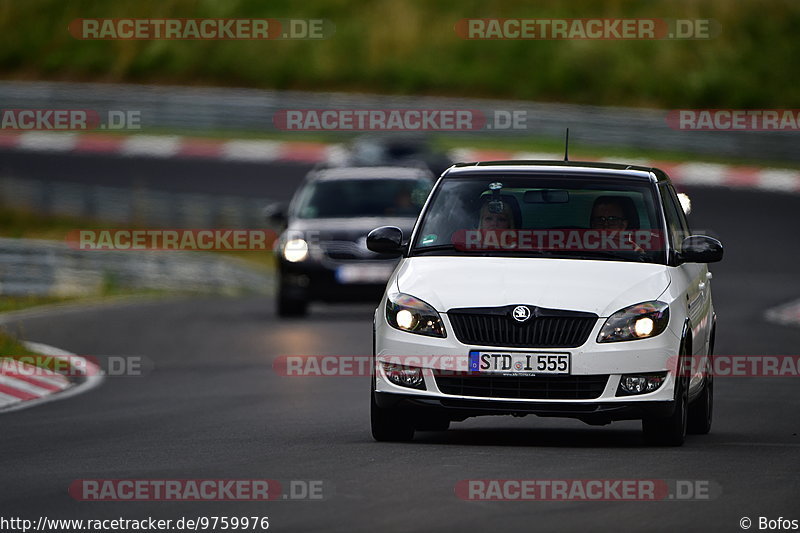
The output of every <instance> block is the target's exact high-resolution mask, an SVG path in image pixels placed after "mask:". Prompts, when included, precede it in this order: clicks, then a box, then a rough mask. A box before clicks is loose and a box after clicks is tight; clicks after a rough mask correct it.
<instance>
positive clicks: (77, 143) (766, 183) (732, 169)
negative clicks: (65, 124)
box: [0, 131, 800, 193]
mask: <svg viewBox="0 0 800 533" xmlns="http://www.w3.org/2000/svg"><path fill="white" fill-rule="evenodd" d="M0 148H5V149H13V150H21V151H33V152H62V153H68V152H70V153H84V154H93V153H94V154H113V155H119V156H122V157H153V158H200V159H217V160H223V161H239V162H253V163H263V162H300V163H322V162H336V161H340V160H341V158H342V156H343V154H344V150H345V149H344V147H343V146H342V145H341V144H326V143H319V142H294V141H291V142H285V141H264V140H247V139H232V140H220V139H206V138H199V137H182V136H170V135H128V136H125V135H109V134H99V133H66V132H39V131H36V132H23V133H19V132H0ZM450 154H451V156H452V157H453V159H454V160H456V161H499V160H518V159H539V160H560V159H561V158H562V154H556V153H538V152H512V151H503V150H475V149H469V148H460V149H455V150H451V152H450ZM601 161H605V162H616V163H628V164H637V165H642V166H652V167H657V168H660V169H662V170H664V171H665V172H667V174H669V176H670V178H672V180H673V182H675V183H677V184H681V185H693V186H707V187H730V188H737V189H755V190H762V191H771V192H783V193H800V170H795V169H783V168H762V167H750V166H732V165H721V164H716V163H697V162H695V163H676V162H668V161H651V160H622V159H615V158H605V159H601Z"/></svg>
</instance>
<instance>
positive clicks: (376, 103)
mask: <svg viewBox="0 0 800 533" xmlns="http://www.w3.org/2000/svg"><path fill="white" fill-rule="evenodd" d="M0 102H2V103H3V107H6V108H42V109H93V110H97V111H98V112H103V111H105V110H135V111H139V112H140V113H141V123H142V128H143V131H142V132H143V133H145V132H146V131H147V129H153V128H154V129H158V128H166V129H175V128H177V129H182V130H199V131H211V130H231V131H236V132H242V131H260V132H264V131H271V130H274V129H275V126H274V124H273V120H272V119H273V116H274V114H275V113H276V112H278V111H280V110H286V109H322V108H337V109H385V108H407V109H408V108H413V109H425V108H430V109H477V110H481V111H483V112H484V113H487V114H489V115H491V114H492V113H493V112H494V111H495V110H507V111H511V110H518V111H525V112H526V116H527V121H526V125H527V129H526V130H511V129H509V130H498V129H495V130H492V132H491V133H492V134H493V135H500V136H510V135H514V136H520V135H531V136H536V137H541V138H552V139H558V140H561V139H562V138H563V136H564V128H566V127H569V128H570V136H571V138H572V140H574V141H577V142H581V143H586V144H591V145H597V146H617V147H633V148H641V149H659V150H679V151H685V152H690V153H697V154H710V155H719V156H734V155H735V156H739V157H742V156H745V157H748V158H751V159H765V160H766V159H776V160H787V161H789V160H791V161H800V151H798V150H797V133H792V132H786V133H782V132H747V131H742V132H710V131H680V130H673V129H671V128H669V127H668V125H667V122H666V112H665V111H660V110H654V109H636V108H623V107H613V108H612V107H598V106H583V105H565V104H545V103H535V102H526V101H514V100H482V99H471V98H442V97H419V96H385V95H371V94H349V93H347V94H346V93H311V92H300V91H266V90H256V89H228V88H197V87H175V86H152V85H120V84H84V83H56V82H13V81H4V82H0ZM478 133H479V134H482V135H486V133H487V132H486V131H485V130H484V131H481V132H478ZM474 134H475V133H474V132H473V133H470V132H459V133H453V135H459V136H464V137H468V136H470V135H474Z"/></svg>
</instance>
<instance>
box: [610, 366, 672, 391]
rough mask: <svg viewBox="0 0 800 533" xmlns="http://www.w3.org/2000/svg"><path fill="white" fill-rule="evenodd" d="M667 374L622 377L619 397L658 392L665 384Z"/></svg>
mask: <svg viewBox="0 0 800 533" xmlns="http://www.w3.org/2000/svg"><path fill="white" fill-rule="evenodd" d="M666 376H667V373H666V372H661V373H659V374H630V375H627V376H622V377H621V378H620V380H619V390H617V396H630V395H633V394H647V393H648V392H653V391H655V390H658V388H659V387H661V385H663V384H664V380H665V379H666Z"/></svg>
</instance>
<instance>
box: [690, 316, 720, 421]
mask: <svg viewBox="0 0 800 533" xmlns="http://www.w3.org/2000/svg"><path fill="white" fill-rule="evenodd" d="M713 352H714V332H713V331H712V333H711V342H710V343H709V350H708V360H707V362H706V382H705V384H704V385H703V392H701V393H700V397H699V398H697V399H696V400H695V401H694V402H693V403H692V404H691V405H690V406H689V427H688V431H689V433H691V434H693V435H707V434H708V433H709V432H710V431H711V422H712V420H713V418H714V371H713V369H714V365H713V361H712V354H713Z"/></svg>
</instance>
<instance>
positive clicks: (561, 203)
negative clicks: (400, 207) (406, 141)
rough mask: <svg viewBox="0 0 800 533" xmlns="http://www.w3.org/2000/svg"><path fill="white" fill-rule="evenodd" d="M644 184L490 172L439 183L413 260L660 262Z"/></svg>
mask: <svg viewBox="0 0 800 533" xmlns="http://www.w3.org/2000/svg"><path fill="white" fill-rule="evenodd" d="M657 205H659V204H658V203H657V198H656V196H655V190H654V187H653V186H652V185H651V184H650V183H649V182H646V181H633V180H623V179H618V178H608V177H605V176H583V177H574V176H537V177H520V176H519V175H516V176H515V175H510V176H509V175H486V176H481V177H478V176H473V177H469V178H457V177H455V178H448V179H445V180H443V181H442V182H441V184H440V186H439V188H438V189H437V190H436V191H435V193H434V195H433V197H432V199H431V202H430V204H429V205H428V207H427V209H426V211H425V213H424V214H423V218H422V221H421V224H420V227H419V230H418V232H417V236H416V239H415V242H414V245H413V248H412V255H425V254H430V255H434V254H438V255H462V254H463V255H469V254H478V255H498V256H506V255H514V256H544V257H566V258H584V259H610V260H622V261H643V262H663V261H664V257H665V252H664V239H662V231H661V227H662V225H661V224H662V222H661V214H660V211H659V210H658V209H657V207H656V206H657Z"/></svg>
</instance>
